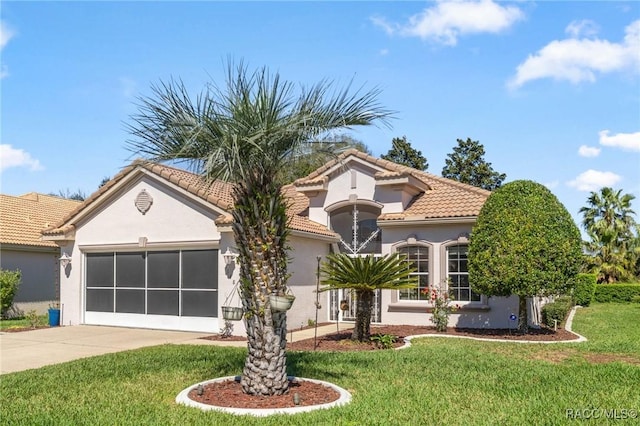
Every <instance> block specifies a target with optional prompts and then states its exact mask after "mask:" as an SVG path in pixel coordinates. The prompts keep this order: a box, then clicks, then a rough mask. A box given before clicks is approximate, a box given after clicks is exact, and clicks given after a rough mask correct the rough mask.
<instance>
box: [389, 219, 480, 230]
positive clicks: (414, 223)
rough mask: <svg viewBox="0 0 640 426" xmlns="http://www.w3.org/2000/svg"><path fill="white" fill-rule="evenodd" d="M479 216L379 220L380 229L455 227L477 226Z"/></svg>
mask: <svg viewBox="0 0 640 426" xmlns="http://www.w3.org/2000/svg"><path fill="white" fill-rule="evenodd" d="M477 220H478V217H477V216H458V217H434V218H425V217H422V218H398V219H378V222H377V223H378V226H379V227H380V228H390V227H394V226H407V225H411V226H420V225H453V224H475V223H476V221H477Z"/></svg>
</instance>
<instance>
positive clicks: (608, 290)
mask: <svg viewBox="0 0 640 426" xmlns="http://www.w3.org/2000/svg"><path fill="white" fill-rule="evenodd" d="M636 296H640V283H636V284H631V283H626V284H599V285H598V286H596V292H595V298H594V300H595V301H596V302H600V303H610V302H614V303H629V302H631V301H633V300H634V297H636Z"/></svg>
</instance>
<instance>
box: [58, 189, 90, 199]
mask: <svg viewBox="0 0 640 426" xmlns="http://www.w3.org/2000/svg"><path fill="white" fill-rule="evenodd" d="M49 195H53V196H54V197H61V198H66V199H67V200H76V201H84V200H85V199H86V198H87V195H86V194H85V193H84V192H82V190H80V189H78V190H77V191H76V192H71V190H70V189H69V188H67V189H65V190H62V189H61V190H59V191H58V193H57V194H56V193H54V192H51V193H49Z"/></svg>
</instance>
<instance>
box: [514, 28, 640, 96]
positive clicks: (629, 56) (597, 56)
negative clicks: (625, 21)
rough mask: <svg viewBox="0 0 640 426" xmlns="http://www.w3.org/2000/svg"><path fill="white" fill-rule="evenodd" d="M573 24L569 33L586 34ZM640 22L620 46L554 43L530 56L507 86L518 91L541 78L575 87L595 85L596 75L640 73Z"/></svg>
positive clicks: (594, 40) (592, 42)
mask: <svg viewBox="0 0 640 426" xmlns="http://www.w3.org/2000/svg"><path fill="white" fill-rule="evenodd" d="M571 27H572V25H571V24H570V25H569V27H567V31H568V32H572V33H574V34H579V33H584V31H585V26H584V25H583V26H580V25H579V24H575V25H574V27H573V28H572V29H570V28H571ZM639 51H640V20H637V21H634V22H632V23H631V24H630V25H629V26H627V27H626V28H625V37H624V40H622V41H621V42H620V43H612V42H610V41H607V40H600V39H598V38H581V39H577V38H569V39H565V40H554V41H552V42H551V43H549V44H547V45H546V46H545V47H543V48H542V49H540V50H539V51H538V52H537V53H536V54H535V55H529V57H528V58H527V60H526V61H524V62H523V63H521V64H520V65H518V67H517V69H516V75H515V76H514V77H513V78H512V79H511V80H510V81H509V82H508V83H507V86H508V87H509V88H511V89H517V88H518V87H521V86H522V85H524V84H525V83H527V82H529V81H532V80H538V79H541V78H553V79H555V80H566V81H569V82H570V83H573V84H578V83H581V82H584V81H587V82H594V81H595V80H596V75H597V74H606V73H611V72H617V71H618V72H621V71H627V70H629V71H632V72H639V71H640V55H639V54H638V52H639Z"/></svg>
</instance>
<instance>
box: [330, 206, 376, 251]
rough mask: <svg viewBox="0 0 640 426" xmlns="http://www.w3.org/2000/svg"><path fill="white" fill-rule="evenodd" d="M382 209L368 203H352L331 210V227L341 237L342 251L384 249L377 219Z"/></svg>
mask: <svg viewBox="0 0 640 426" xmlns="http://www.w3.org/2000/svg"><path fill="white" fill-rule="evenodd" d="M378 216H380V209H379V208H376V207H374V206H370V205H366V204H352V205H348V206H344V207H340V208H338V209H336V210H334V211H332V212H331V229H333V230H334V231H335V232H337V233H338V234H339V235H340V237H341V240H340V245H339V247H340V252H342V253H348V254H354V255H355V254H378V253H381V251H382V234H381V232H380V229H379V228H378V225H377V221H378Z"/></svg>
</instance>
